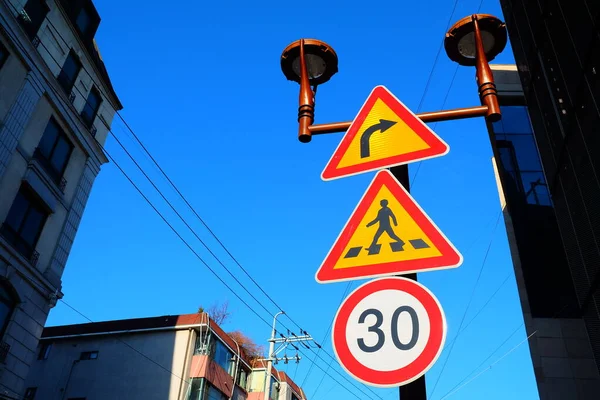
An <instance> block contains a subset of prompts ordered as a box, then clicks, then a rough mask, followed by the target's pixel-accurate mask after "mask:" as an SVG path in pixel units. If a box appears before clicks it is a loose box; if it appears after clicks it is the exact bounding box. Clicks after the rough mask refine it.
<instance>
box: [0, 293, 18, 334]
mask: <svg viewBox="0 0 600 400" xmlns="http://www.w3.org/2000/svg"><path fill="white" fill-rule="evenodd" d="M9 285H10V284H9V283H8V282H0V339H1V338H2V336H3V335H4V330H5V329H6V326H7V325H8V321H9V320H10V316H11V315H12V312H13V310H14V309H15V306H16V305H17V299H16V297H15V296H14V295H13V293H12V292H11V289H12V287H10V286H9Z"/></svg>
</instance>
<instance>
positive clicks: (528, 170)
mask: <svg viewBox="0 0 600 400" xmlns="http://www.w3.org/2000/svg"><path fill="white" fill-rule="evenodd" d="M493 71H494V76H495V78H496V83H497V86H498V91H499V95H500V104H501V109H502V120H501V121H499V122H497V123H493V124H490V125H488V129H489V132H490V135H491V137H492V140H493V142H495V145H496V154H497V159H495V160H494V164H495V167H496V171H497V180H498V187H499V192H500V199H501V203H502V207H503V210H504V218H505V223H506V227H507V234H508V239H509V244H510V249H511V253H512V258H513V263H514V268H515V275H516V279H517V285H518V289H519V295H520V300H521V306H522V309H523V315H524V320H525V325H526V330H527V333H528V335H532V337H531V339H530V340H529V346H530V351H531V356H532V362H533V367H534V370H535V375H536V380H537V384H538V389H539V394H540V398H541V399H542V400H546V399H580V400H584V399H585V400H588V399H590V400H591V399H597V398H598V396H599V393H600V374H599V372H598V364H597V361H598V358H597V355H596V354H595V351H594V348H593V346H592V344H593V340H594V334H591V333H590V332H591V331H593V330H594V325H593V324H591V325H590V324H588V320H589V319H586V315H585V312H586V311H585V310H584V308H582V303H581V299H580V297H579V293H578V287H577V280H576V279H574V277H573V273H572V270H571V268H570V261H571V259H570V257H572V256H573V255H572V254H570V253H569V251H570V249H569V244H568V243H567V241H568V238H565V237H564V232H563V229H562V226H561V222H560V221H559V218H560V213H561V209H560V207H559V206H557V199H556V197H555V193H554V192H553V191H552V188H553V187H555V185H556V182H552V179H555V178H553V177H552V175H550V174H548V170H547V168H546V165H545V164H544V163H543V155H542V154H540V153H541V151H538V149H541V146H540V143H539V139H538V137H539V135H538V134H537V132H536V126H535V125H533V124H532V119H531V118H530V111H529V110H530V107H528V106H529V103H528V101H527V98H526V97H525V96H524V93H523V89H522V86H521V84H520V79H519V75H518V72H517V69H516V67H515V66H503V65H495V66H493ZM572 190H574V188H573V189H572ZM558 201H562V200H558ZM596 207H600V203H599V204H598V205H597V206H596ZM572 217H576V216H575V215H572ZM599 333H600V332H596V333H595V334H599Z"/></svg>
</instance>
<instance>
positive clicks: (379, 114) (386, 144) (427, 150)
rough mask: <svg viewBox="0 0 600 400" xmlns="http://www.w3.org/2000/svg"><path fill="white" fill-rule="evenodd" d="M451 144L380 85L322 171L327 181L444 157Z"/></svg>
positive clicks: (322, 175)
mask: <svg viewBox="0 0 600 400" xmlns="http://www.w3.org/2000/svg"><path fill="white" fill-rule="evenodd" d="M448 151H449V147H448V145H447V144H446V143H445V142H444V141H443V140H442V139H441V138H440V137H439V136H438V135H436V134H435V133H434V132H433V131H432V130H431V129H429V127H428V126H427V125H426V124H425V123H424V122H423V121H421V120H420V119H419V118H418V117H417V116H416V115H415V114H413V113H412V111H410V110H409V109H408V108H407V107H406V106H405V105H404V104H402V102H401V101H400V100H398V99H397V98H396V97H395V96H394V95H393V94H392V93H391V92H390V91H389V90H388V89H386V88H385V87H384V86H377V87H376V88H375V89H373V91H372V92H371V94H370V95H369V97H368V98H367V101H366V102H365V104H363V106H362V107H361V109H360V111H359V112H358V115H357V116H356V118H354V121H352V124H351V125H350V128H349V129H348V131H347V132H346V134H345V135H344V137H343V138H342V141H341V142H340V144H339V145H338V147H337V149H336V150H335V152H334V153H333V156H332V157H331V159H330V160H329V162H328V163H327V166H326V167H325V169H324V170H323V172H322V173H321V178H322V179H323V180H325V181H327V180H331V179H337V178H342V177H344V176H349V175H356V174H360V173H363V172H367V171H374V170H377V169H382V168H388V167H392V166H394V165H400V164H407V163H410V162H414V161H419V160H425V159H428V158H433V157H438V156H443V155H444V154H447V153H448Z"/></svg>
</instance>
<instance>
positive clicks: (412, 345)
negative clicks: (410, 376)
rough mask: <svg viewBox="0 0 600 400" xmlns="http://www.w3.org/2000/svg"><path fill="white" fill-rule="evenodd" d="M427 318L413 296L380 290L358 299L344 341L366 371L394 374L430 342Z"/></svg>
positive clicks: (423, 309) (415, 357)
mask: <svg viewBox="0 0 600 400" xmlns="http://www.w3.org/2000/svg"><path fill="white" fill-rule="evenodd" d="M429 332H430V325H429V317H428V316H427V311H426V310H425V307H423V304H421V302H420V301H419V300H417V299H416V298H415V297H414V296H411V295H410V294H408V293H405V292H399V291H397V290H382V291H379V292H375V293H373V294H371V295H369V296H367V297H365V298H364V299H363V300H361V301H360V302H359V303H358V304H357V305H356V307H354V310H352V312H351V313H350V319H349V320H348V323H347V324H346V340H347V342H348V347H349V348H350V352H351V353H352V355H353V356H354V358H356V359H357V360H358V362H360V363H361V364H362V365H364V366H365V367H367V368H371V369H374V370H377V371H394V370H397V369H400V368H404V367H406V366H407V365H410V364H411V363H413V362H414V361H415V360H416V359H417V357H418V356H419V355H420V354H421V353H422V352H423V349H425V345H426V344H427V342H428V340H429Z"/></svg>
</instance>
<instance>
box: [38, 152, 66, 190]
mask: <svg viewBox="0 0 600 400" xmlns="http://www.w3.org/2000/svg"><path fill="white" fill-rule="evenodd" d="M33 158H34V159H35V160H36V161H37V162H39V163H40V165H41V166H42V167H43V168H44V171H46V173H47V174H48V176H49V177H50V178H51V179H52V181H53V182H54V183H56V185H57V186H58V189H59V190H60V191H61V192H62V193H64V192H65V188H66V187H67V180H66V179H65V178H64V177H63V176H62V174H61V173H60V172H58V171H57V170H56V169H55V168H54V167H53V166H52V163H51V162H50V160H48V159H47V158H46V157H45V156H44V155H43V154H42V152H41V151H40V150H39V148H36V149H35V151H34V152H33Z"/></svg>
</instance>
